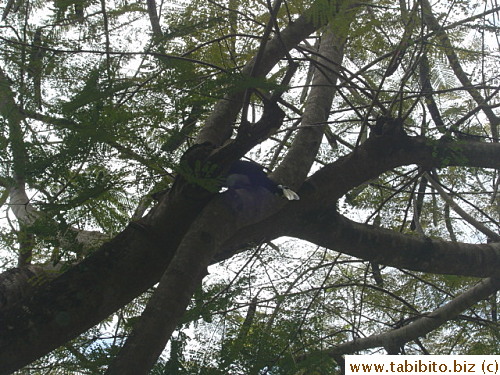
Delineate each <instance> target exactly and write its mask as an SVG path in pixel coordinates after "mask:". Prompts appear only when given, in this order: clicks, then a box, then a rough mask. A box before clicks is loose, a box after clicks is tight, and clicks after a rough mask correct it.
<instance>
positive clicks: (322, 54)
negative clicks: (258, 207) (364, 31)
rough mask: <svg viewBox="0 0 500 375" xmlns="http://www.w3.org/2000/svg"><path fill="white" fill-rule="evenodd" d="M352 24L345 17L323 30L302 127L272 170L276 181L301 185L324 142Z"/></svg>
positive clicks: (348, 14) (351, 15)
mask: <svg viewBox="0 0 500 375" xmlns="http://www.w3.org/2000/svg"><path fill="white" fill-rule="evenodd" d="M355 14H356V12H355V11H353V10H348V11H344V12H342V17H348V19H349V21H351V20H352V19H353V18H354V15H355ZM346 25H347V26H346ZM349 25H350V22H348V23H345V21H344V22H342V27H337V28H335V27H334V22H333V23H332V24H330V25H329V26H328V28H327V29H326V31H325V32H324V34H323V38H322V39H321V42H320V46H319V52H318V64H319V66H320V67H319V66H318V67H317V68H316V70H315V73H314V78H313V81H312V88H311V92H310V94H309V96H308V98H307V102H306V104H305V108H304V114H303V115H302V122H301V127H299V131H298V132H297V135H296V136H295V139H294V141H293V143H292V146H291V148H290V149H289V150H288V152H287V154H286V156H285V158H284V160H283V161H282V163H281V164H280V166H279V167H278V168H277V169H276V170H275V171H274V173H273V178H275V179H276V181H280V182H282V183H284V184H286V185H288V186H291V187H293V188H297V187H298V186H300V184H302V182H303V181H304V179H305V178H306V176H307V174H308V173H309V170H310V168H311V165H312V163H313V162H314V158H315V157H316V155H317V152H318V149H319V146H320V145H321V140H322V139H323V132H324V129H325V126H326V123H327V121H328V116H329V114H330V108H331V106H332V102H333V98H334V96H335V94H336V92H337V88H336V84H337V79H338V76H339V71H340V67H341V65H342V60H343V58H344V45H345V43H346V40H347V35H348V30H349V27H348V26H349Z"/></svg>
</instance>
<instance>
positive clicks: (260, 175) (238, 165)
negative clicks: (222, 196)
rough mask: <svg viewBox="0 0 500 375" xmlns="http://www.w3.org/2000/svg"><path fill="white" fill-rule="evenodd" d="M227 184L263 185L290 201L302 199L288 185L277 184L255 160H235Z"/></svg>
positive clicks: (229, 186) (230, 187) (247, 186)
mask: <svg viewBox="0 0 500 375" xmlns="http://www.w3.org/2000/svg"><path fill="white" fill-rule="evenodd" d="M226 186H227V187H228V189H245V188H247V189H248V188H257V187H263V188H265V189H267V190H269V191H270V192H271V193H273V194H277V195H279V196H282V197H284V198H286V199H288V200H290V201H296V200H299V199H300V197H299V196H298V195H297V193H296V192H294V191H293V190H291V189H290V188H288V187H286V186H283V185H279V184H277V183H276V182H274V181H273V180H271V179H270V178H269V177H267V174H266V173H265V172H264V170H263V168H262V166H261V165H259V164H257V163H255V162H253V161H246V160H237V161H235V162H234V163H233V164H232V165H231V168H229V171H228V173H227V177H226Z"/></svg>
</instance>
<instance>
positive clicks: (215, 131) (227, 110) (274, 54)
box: [196, 1, 333, 145]
mask: <svg viewBox="0 0 500 375" xmlns="http://www.w3.org/2000/svg"><path fill="white" fill-rule="evenodd" d="M319 6H321V1H315V2H314V3H313V5H312V6H311V7H310V8H309V9H307V10H306V11H305V12H304V13H303V14H302V15H301V16H300V17H298V18H297V19H296V20H295V21H294V22H293V23H290V24H289V25H288V26H287V27H286V28H284V29H283V30H282V31H281V32H280V34H279V35H277V36H275V37H274V38H273V39H271V40H270V41H269V42H267V43H266V46H265V48H264V49H263V51H262V54H261V55H259V60H258V62H259V64H258V66H257V67H256V68H255V69H254V66H255V64H256V61H257V58H254V59H253V60H251V61H250V62H249V63H248V64H247V65H245V67H244V68H243V70H242V74H243V75H247V76H248V75H250V74H253V75H254V76H255V77H263V76H265V75H266V74H267V73H269V72H270V71H271V69H272V68H273V67H274V66H275V65H276V64H277V63H278V62H279V61H280V60H281V59H282V58H283V56H285V54H286V53H287V52H288V51H290V50H291V49H292V48H294V47H295V46H296V45H297V44H299V43H300V42H301V41H303V40H304V39H305V38H307V37H308V36H309V35H310V34H311V33H313V32H314V31H316V30H317V29H319V28H320V27H321V26H323V25H321V24H318V23H315V22H313V20H314V19H315V17H313V16H312V15H313V14H314V12H315V11H316V12H318V7H319ZM332 16H333V15H332ZM243 97H244V92H243V91H240V92H236V93H232V94H228V95H227V96H226V97H224V98H223V99H221V100H220V101H219V102H218V103H217V104H216V106H215V108H214V110H213V111H212V114H211V115H210V117H209V118H208V119H207V121H206V122H205V127H204V128H202V129H201V131H200V133H199V135H198V137H197V140H196V141H197V143H204V142H210V143H212V144H214V145H221V144H222V143H224V142H225V141H226V140H227V139H228V138H229V137H230V136H231V127H232V126H233V124H234V122H235V121H236V117H237V115H238V113H239V111H240V109H241V106H242V104H243Z"/></svg>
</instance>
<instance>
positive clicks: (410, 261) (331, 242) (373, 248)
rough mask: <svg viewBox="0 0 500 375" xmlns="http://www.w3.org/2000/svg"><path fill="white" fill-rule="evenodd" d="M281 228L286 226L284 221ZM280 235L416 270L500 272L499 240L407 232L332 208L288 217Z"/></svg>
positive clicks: (478, 274) (485, 274)
mask: <svg viewBox="0 0 500 375" xmlns="http://www.w3.org/2000/svg"><path fill="white" fill-rule="evenodd" d="M283 226H284V227H285V225H283ZM286 228H287V230H286V232H285V233H283V234H286V235H290V236H293V237H298V238H302V239H304V240H306V241H310V242H312V243H315V244H317V245H320V246H324V247H327V248H329V249H333V250H336V251H339V252H342V253H345V254H349V255H352V256H355V257H358V258H361V259H364V260H368V261H372V262H375V263H379V264H384V265H387V266H392V267H397V268H405V269H409V270H414V271H421V272H430V273H439V274H453V275H463V276H476V277H489V276H492V277H500V243H490V244H486V245H473V244H466V243H460V242H446V241H442V240H435V239H431V238H426V237H421V236H410V235H405V234H401V233H398V232H394V231H391V230H387V229H383V228H375V227H373V226H371V225H366V224H359V223H356V222H354V221H351V220H349V219H347V218H345V217H342V216H341V215H339V214H338V213H336V212H334V211H330V212H328V211H327V210H324V211H315V212H311V214H310V215H301V216H299V215H296V218H295V220H287V221H286Z"/></svg>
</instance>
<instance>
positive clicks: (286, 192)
mask: <svg viewBox="0 0 500 375" xmlns="http://www.w3.org/2000/svg"><path fill="white" fill-rule="evenodd" d="M278 188H279V189H280V190H281V193H282V195H283V196H284V197H285V198H286V199H288V200H289V201H298V200H299V199H300V197H299V195H298V194H297V193H296V192H294V191H293V190H292V189H290V188H289V187H286V186H283V185H278Z"/></svg>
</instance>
